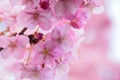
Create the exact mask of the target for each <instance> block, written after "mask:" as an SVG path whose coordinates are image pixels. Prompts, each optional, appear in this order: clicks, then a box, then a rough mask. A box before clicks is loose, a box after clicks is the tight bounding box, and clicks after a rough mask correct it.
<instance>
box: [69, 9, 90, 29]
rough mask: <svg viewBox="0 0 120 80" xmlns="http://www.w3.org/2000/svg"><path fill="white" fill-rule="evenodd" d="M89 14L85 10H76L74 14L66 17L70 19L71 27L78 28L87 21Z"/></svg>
mask: <svg viewBox="0 0 120 80" xmlns="http://www.w3.org/2000/svg"><path fill="white" fill-rule="evenodd" d="M89 16H90V15H89V14H88V13H87V12H86V11H85V10H82V9H81V10H78V12H77V13H76V14H72V15H70V16H68V19H69V20H70V25H71V26H72V27H73V28H76V29H80V28H82V27H83V26H85V24H86V23H87V20H88V18H89Z"/></svg>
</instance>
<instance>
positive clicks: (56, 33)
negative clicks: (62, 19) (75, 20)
mask: <svg viewBox="0 0 120 80" xmlns="http://www.w3.org/2000/svg"><path fill="white" fill-rule="evenodd" d="M69 27H70V26H69V25H66V24H65V25H62V24H61V23H60V24H58V25H57V27H56V28H54V29H53V31H52V33H51V34H50V36H51V39H52V41H53V42H54V43H55V45H56V46H57V47H58V48H59V49H62V50H63V51H65V52H69V51H70V50H71V48H72V45H73V43H72V39H71V36H69Z"/></svg>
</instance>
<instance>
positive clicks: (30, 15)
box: [17, 10, 52, 30]
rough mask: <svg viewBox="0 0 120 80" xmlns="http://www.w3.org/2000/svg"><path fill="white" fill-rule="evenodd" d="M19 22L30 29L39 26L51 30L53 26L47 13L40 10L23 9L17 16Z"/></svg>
mask: <svg viewBox="0 0 120 80" xmlns="http://www.w3.org/2000/svg"><path fill="white" fill-rule="evenodd" d="M17 21H18V24H19V25H20V26H23V27H27V28H29V29H34V28H35V27H36V26H39V27H40V28H42V29H43V30H49V29H50V28H51V27H52V24H51V21H50V20H49V19H48V18H47V16H45V14H44V13H43V12H41V11H39V10H33V11H27V10H25V11H22V12H21V13H20V15H18V17H17Z"/></svg>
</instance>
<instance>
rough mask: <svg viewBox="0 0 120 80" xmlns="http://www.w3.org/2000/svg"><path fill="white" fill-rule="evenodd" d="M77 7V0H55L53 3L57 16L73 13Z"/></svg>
mask: <svg viewBox="0 0 120 80" xmlns="http://www.w3.org/2000/svg"><path fill="white" fill-rule="evenodd" d="M77 9H79V2H78V1H77V0H69V1H68V0H57V3H56V4H55V14H56V16H57V17H65V16H66V15H69V14H74V13H76V11H77Z"/></svg>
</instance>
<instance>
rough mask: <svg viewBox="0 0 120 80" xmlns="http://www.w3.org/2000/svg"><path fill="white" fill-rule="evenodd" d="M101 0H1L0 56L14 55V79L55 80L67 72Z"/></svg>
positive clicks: (99, 6) (99, 11) (101, 9)
mask: <svg viewBox="0 0 120 80" xmlns="http://www.w3.org/2000/svg"><path fill="white" fill-rule="evenodd" d="M102 2H103V1H102V0H0V22H4V23H5V26H6V29H5V30H3V31H2V32H0V55H1V56H2V58H3V59H10V57H12V58H15V63H13V64H12V65H10V67H11V66H12V70H11V71H14V73H15V74H16V75H15V80H23V79H30V80H53V79H54V76H55V74H56V72H57V71H58V70H59V69H60V70H63V71H68V69H69V66H68V65H69V63H70V62H71V61H72V60H73V59H74V54H75V53H77V49H78V48H77V45H79V44H80V39H81V34H82V29H83V28H84V26H85V24H86V23H87V20H88V19H89V17H90V15H91V14H92V13H101V11H103V7H102V6H101V4H102ZM6 5H7V6H6Z"/></svg>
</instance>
